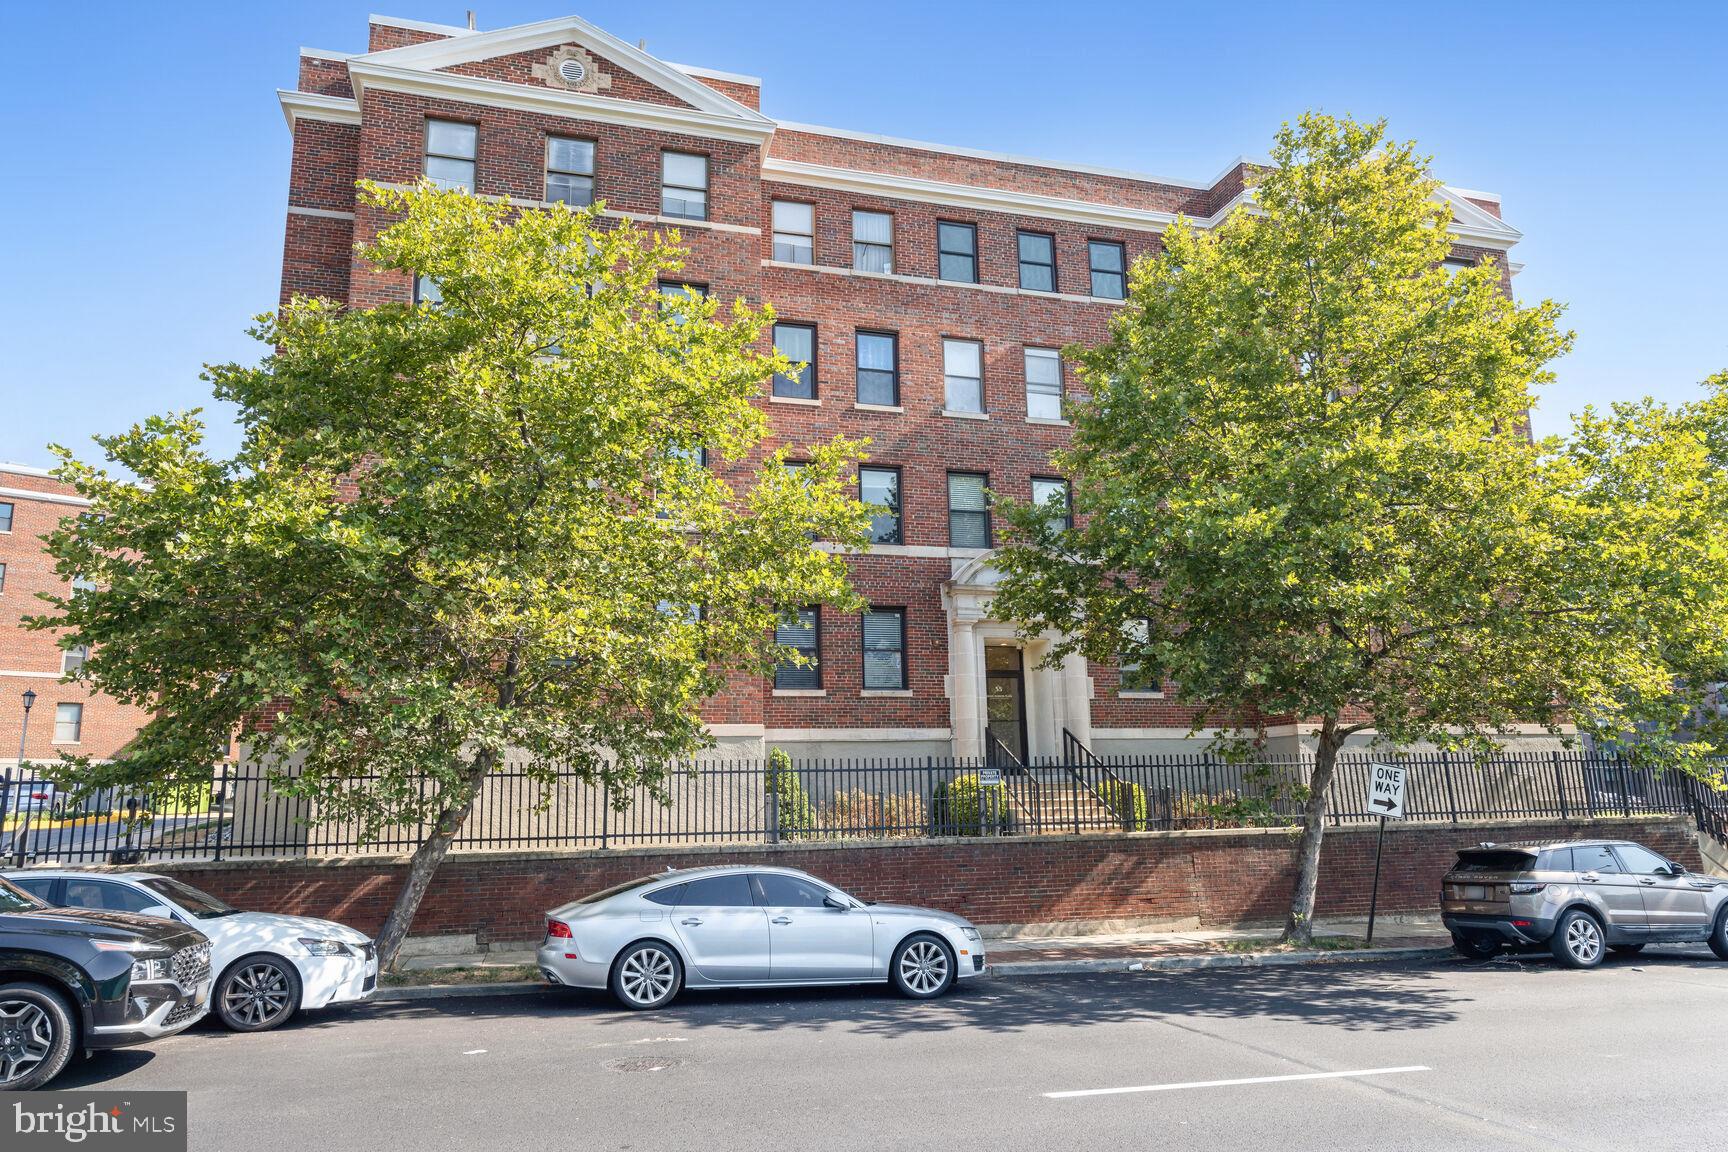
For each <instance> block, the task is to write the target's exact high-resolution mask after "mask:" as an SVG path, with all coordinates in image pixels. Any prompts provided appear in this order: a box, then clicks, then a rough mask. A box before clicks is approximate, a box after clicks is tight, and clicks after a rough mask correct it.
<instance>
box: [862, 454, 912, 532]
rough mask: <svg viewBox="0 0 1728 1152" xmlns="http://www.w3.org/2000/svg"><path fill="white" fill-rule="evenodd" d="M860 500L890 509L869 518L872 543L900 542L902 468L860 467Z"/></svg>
mask: <svg viewBox="0 0 1728 1152" xmlns="http://www.w3.org/2000/svg"><path fill="white" fill-rule="evenodd" d="M858 499H860V500H862V501H863V502H864V503H866V504H875V505H878V506H880V507H882V508H885V509H887V511H885V512H878V513H876V515H875V517H874V518H873V519H872V520H871V521H870V541H871V543H873V544H899V543H901V542H902V539H901V531H900V469H898V468H860V469H858Z"/></svg>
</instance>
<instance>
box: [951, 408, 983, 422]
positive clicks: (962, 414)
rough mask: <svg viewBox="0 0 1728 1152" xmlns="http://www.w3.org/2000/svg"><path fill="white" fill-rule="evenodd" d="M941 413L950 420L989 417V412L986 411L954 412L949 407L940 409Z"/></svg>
mask: <svg viewBox="0 0 1728 1152" xmlns="http://www.w3.org/2000/svg"><path fill="white" fill-rule="evenodd" d="M942 415H944V416H946V417H948V418H949V419H951V420H988V419H990V413H988V412H956V411H954V410H953V409H951V408H944V409H942Z"/></svg>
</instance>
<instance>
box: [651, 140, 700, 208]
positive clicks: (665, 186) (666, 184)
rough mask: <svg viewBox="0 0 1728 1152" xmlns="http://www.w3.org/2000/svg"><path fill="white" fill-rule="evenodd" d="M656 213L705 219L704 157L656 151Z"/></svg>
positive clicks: (686, 153)
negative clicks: (657, 188) (658, 183)
mask: <svg viewBox="0 0 1728 1152" xmlns="http://www.w3.org/2000/svg"><path fill="white" fill-rule="evenodd" d="M660 215H662V216H675V217H677V218H678V219H680V220H706V219H708V157H706V156H693V155H691V154H690V153H688V152H662V153H660Z"/></svg>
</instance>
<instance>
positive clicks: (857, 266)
mask: <svg viewBox="0 0 1728 1152" xmlns="http://www.w3.org/2000/svg"><path fill="white" fill-rule="evenodd" d="M852 267H853V269H854V270H856V271H858V272H892V271H894V217H892V216H890V215H889V214H888V213H886V212H861V211H856V210H854V211H853V213H852Z"/></svg>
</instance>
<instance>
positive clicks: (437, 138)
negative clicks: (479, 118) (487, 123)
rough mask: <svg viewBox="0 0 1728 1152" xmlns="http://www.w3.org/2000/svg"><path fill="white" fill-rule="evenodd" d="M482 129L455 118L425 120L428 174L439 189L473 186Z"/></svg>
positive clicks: (470, 187)
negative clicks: (475, 158)
mask: <svg viewBox="0 0 1728 1152" xmlns="http://www.w3.org/2000/svg"><path fill="white" fill-rule="evenodd" d="M479 139H480V130H479V129H478V128H476V127H475V126H474V125H472V124H461V123H458V122H457V121H455V120H428V121H426V177H427V179H429V180H431V181H432V183H434V184H436V185H437V186H438V187H440V188H460V189H462V190H464V191H469V190H471V189H473V187H474V156H475V154H476V151H477V148H478V144H479Z"/></svg>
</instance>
